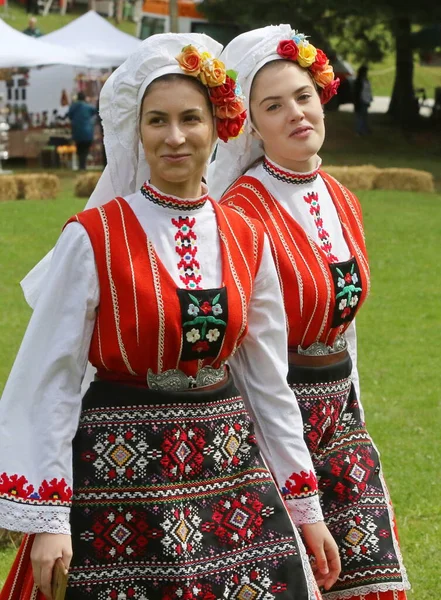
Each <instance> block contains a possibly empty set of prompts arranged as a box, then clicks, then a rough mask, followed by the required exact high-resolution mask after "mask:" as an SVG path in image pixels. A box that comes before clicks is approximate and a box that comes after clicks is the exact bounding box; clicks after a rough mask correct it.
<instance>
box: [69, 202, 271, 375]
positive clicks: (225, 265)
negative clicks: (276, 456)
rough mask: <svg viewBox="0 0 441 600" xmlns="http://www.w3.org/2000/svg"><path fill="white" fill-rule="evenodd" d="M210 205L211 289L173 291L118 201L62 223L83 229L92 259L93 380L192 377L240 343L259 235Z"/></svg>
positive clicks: (226, 211)
mask: <svg viewBox="0 0 441 600" xmlns="http://www.w3.org/2000/svg"><path fill="white" fill-rule="evenodd" d="M213 206H214V210H215V213H216V218H217V223H218V232H219V236H220V240H221V258H222V277H223V282H222V287H221V288H219V290H197V291H193V290H192V291H189V290H187V289H180V288H178V286H177V285H176V283H175V282H174V281H173V280H172V278H171V276H170V275H169V273H168V271H167V270H166V268H165V267H164V265H163V264H162V262H161V261H160V259H159V257H158V256H157V254H156V252H155V249H154V247H153V244H152V243H151V242H150V241H149V239H148V238H147V236H146V234H145V232H144V230H143V229H142V227H141V225H140V223H139V221H138V219H137V217H136V215H135V214H134V212H133V211H132V209H131V208H130V206H129V205H128V203H127V202H126V201H125V200H124V199H123V198H115V199H114V200H112V201H111V202H109V203H107V204H105V205H104V206H100V207H98V208H93V209H90V210H86V211H84V212H82V213H79V214H78V215H76V216H75V217H72V218H71V219H70V220H69V221H68V223H69V222H72V221H78V222H79V223H81V224H82V225H83V227H84V228H85V229H86V231H87V233H88V235H89V238H90V240H91V243H92V247H93V251H94V256H95V263H96V267H97V272H98V279H99V285H100V303H99V307H98V310H97V318H96V323H95V328H94V332H93V336H92V342H91V346H90V352H89V360H90V362H91V363H92V364H93V365H94V366H95V367H96V368H97V370H98V375H100V374H102V376H103V377H104V378H106V379H112V378H113V379H117V380H119V381H124V380H127V381H132V382H134V381H136V382H139V383H141V384H143V383H145V380H146V376H147V372H148V370H149V369H152V371H153V372H154V373H161V372H164V371H166V370H168V369H176V368H178V369H180V370H182V371H183V372H184V373H186V374H187V375H195V374H196V372H197V371H198V369H200V368H201V367H202V366H206V365H212V366H213V367H215V368H217V367H219V366H221V364H222V363H223V362H224V361H225V360H226V359H227V358H228V357H229V356H230V355H231V354H232V353H233V352H235V350H236V348H237V347H238V346H239V345H240V343H241V341H242V339H243V337H244V335H245V334H246V331H247V311H248V303H249V301H250V297H251V293H252V289H253V282H254V279H255V277H256V274H257V271H258V268H259V264H260V260H261V255H262V250H263V239H264V238H263V231H262V229H261V226H260V224H259V223H253V222H252V221H251V220H250V219H247V218H244V217H242V216H241V215H238V214H237V213H236V212H235V211H231V210H229V209H225V208H221V207H219V206H217V205H216V204H215V203H213ZM225 318H226V320H224V319H225ZM195 321H196V324H195V323H194V322H195ZM201 334H203V335H201ZM203 338H206V340H205V342H204V343H202V342H203Z"/></svg>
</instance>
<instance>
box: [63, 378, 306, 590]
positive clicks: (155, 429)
mask: <svg viewBox="0 0 441 600" xmlns="http://www.w3.org/2000/svg"><path fill="white" fill-rule="evenodd" d="M73 470H74V497H73V506H72V513H71V525H72V539H73V561H72V564H71V568H70V578H69V587H68V591H67V599H68V600H86V599H93V600H129V599H133V600H172V599H173V600H175V599H182V600H193V599H194V600H217V599H238V600H247V599H250V600H251V599H252V600H258V599H259V600H270V599H273V598H274V599H277V600H288V599H289V600H292V599H295V600H311V599H313V598H316V597H317V596H316V595H315V592H314V590H313V584H312V582H311V573H310V570H309V569H308V566H307V559H306V558H305V555H304V550H303V549H301V542H299V541H298V536H297V534H296V533H294V532H293V527H292V524H291V521H290V519H289V517H288V515H287V513H286V510H285V507H284V505H283V502H282V500H281V498H280V496H279V493H278V491H277V489H276V486H275V484H274V482H273V480H272V478H271V475H270V473H269V471H268V469H267V468H266V466H265V465H264V463H263V461H262V459H261V457H260V454H259V451H258V448H257V446H256V442H255V437H254V433H253V427H252V424H251V422H250V420H249V418H248V415H247V413H246V410H245V408H244V405H243V401H242V399H241V398H240V397H238V395H237V391H236V390H235V388H234V386H233V384H232V383H231V381H229V382H228V383H226V384H225V385H224V386H222V387H220V388H218V389H216V390H214V391H205V392H204V391H192V392H156V391H152V390H146V389H141V388H136V387H130V386H123V385H119V384H113V383H107V382H95V383H93V384H92V385H91V387H90V389H89V391H88V392H87V394H86V396H85V398H84V401H83V410H82V414H81V420H80V425H79V429H78V433H77V435H76V437H75V440H74V463H73Z"/></svg>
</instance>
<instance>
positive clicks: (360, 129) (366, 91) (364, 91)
mask: <svg viewBox="0 0 441 600" xmlns="http://www.w3.org/2000/svg"><path fill="white" fill-rule="evenodd" d="M367 75H368V68H367V66H366V65H362V66H361V67H360V68H359V69H358V71H357V79H356V80H355V84H354V112H355V131H356V132H357V133H358V135H367V134H369V133H371V130H370V127H369V123H368V110H369V106H370V105H371V103H372V100H373V97H372V90H371V84H370V82H369V79H368V76H367Z"/></svg>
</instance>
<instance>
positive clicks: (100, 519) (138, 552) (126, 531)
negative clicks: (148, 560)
mask: <svg viewBox="0 0 441 600" xmlns="http://www.w3.org/2000/svg"><path fill="white" fill-rule="evenodd" d="M162 535H163V534H162V531H161V530H160V529H152V528H151V527H150V526H149V525H148V518H147V515H146V513H145V512H143V511H139V510H138V511H137V510H133V509H130V510H127V511H125V510H124V509H123V508H122V507H119V508H118V509H117V510H111V509H106V510H105V511H103V512H102V513H98V514H97V515H96V517H95V519H94V522H93V525H92V529H91V530H86V531H83V532H82V533H81V536H80V537H81V539H82V540H84V541H85V542H89V543H91V544H92V547H93V549H94V553H95V555H96V556H97V557H98V558H100V559H101V560H106V561H115V560H118V562H122V561H124V560H125V559H127V558H129V559H133V558H135V557H137V558H139V557H141V556H143V555H144V554H145V553H146V551H147V546H148V544H149V540H151V539H158V538H161V537H162Z"/></svg>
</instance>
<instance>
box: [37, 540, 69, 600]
mask: <svg viewBox="0 0 441 600" xmlns="http://www.w3.org/2000/svg"><path fill="white" fill-rule="evenodd" d="M57 558H61V560H62V561H63V563H64V566H65V567H66V569H68V568H69V565H70V561H71V560H72V540H71V537H70V535H65V534H62V533H37V534H36V535H35V539H34V543H33V544H32V550H31V562H32V572H33V574H34V582H35V585H37V586H38V588H39V589H40V591H41V593H42V594H43V595H44V596H45V597H46V599H47V600H53V598H52V593H51V582H52V570H53V568H54V563H55V561H56V560H57Z"/></svg>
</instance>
